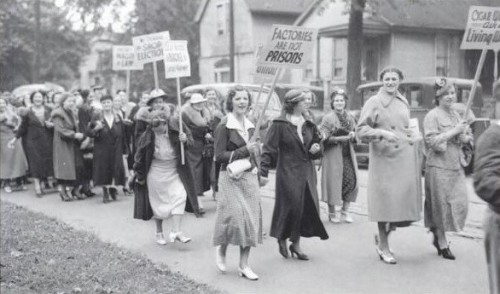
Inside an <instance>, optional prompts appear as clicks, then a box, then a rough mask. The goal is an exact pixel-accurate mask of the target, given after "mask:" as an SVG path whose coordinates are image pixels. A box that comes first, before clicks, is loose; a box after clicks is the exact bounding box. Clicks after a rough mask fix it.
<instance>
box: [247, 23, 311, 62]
mask: <svg viewBox="0 0 500 294" xmlns="http://www.w3.org/2000/svg"><path fill="white" fill-rule="evenodd" d="M317 36H318V30H317V29H314V28H304V27H295V26H285V25H276V24H275V25H273V28H272V32H271V37H270V39H269V41H268V43H267V44H266V45H265V46H264V50H262V53H261V54H260V58H259V62H258V64H257V65H274V66H278V67H285V68H306V67H307V65H308V63H309V62H310V61H311V60H312V54H313V47H314V44H315V43H316V39H317Z"/></svg>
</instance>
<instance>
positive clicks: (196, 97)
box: [189, 93, 207, 104]
mask: <svg viewBox="0 0 500 294" xmlns="http://www.w3.org/2000/svg"><path fill="white" fill-rule="evenodd" d="M205 101H207V99H206V98H205V97H203V95H201V94H200V93H193V94H192V95H191V98H189V103H191V104H196V103H201V102H205Z"/></svg>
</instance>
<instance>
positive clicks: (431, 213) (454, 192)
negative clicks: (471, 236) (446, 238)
mask: <svg viewBox="0 0 500 294" xmlns="http://www.w3.org/2000/svg"><path fill="white" fill-rule="evenodd" d="M468 205H469V199H468V198H467V186H466V184H465V175H464V171H463V170H462V169H458V170H447V169H441V168H437V167H433V166H427V167H426V170H425V207H424V223H425V226H426V227H428V228H438V229H440V230H443V231H445V232H458V231H461V230H462V229H463V228H464V225H465V219H466V217H467V211H468Z"/></svg>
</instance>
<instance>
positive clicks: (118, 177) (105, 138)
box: [88, 95, 128, 203]
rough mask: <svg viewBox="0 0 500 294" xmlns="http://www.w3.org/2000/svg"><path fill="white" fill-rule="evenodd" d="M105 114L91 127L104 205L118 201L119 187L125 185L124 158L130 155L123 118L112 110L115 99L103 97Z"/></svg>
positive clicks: (95, 178)
mask: <svg viewBox="0 0 500 294" xmlns="http://www.w3.org/2000/svg"><path fill="white" fill-rule="evenodd" d="M101 105H102V112H101V114H100V115H98V116H97V117H95V118H94V121H92V122H91V123H90V126H89V134H88V135H89V136H90V137H92V138H94V156H93V173H92V174H93V182H94V186H102V190H103V198H102V201H103V202H104V203H108V202H109V201H110V200H109V197H110V196H111V199H113V200H116V195H117V194H118V191H117V189H116V186H123V185H124V184H125V167H124V157H125V158H126V156H127V151H128V148H127V142H126V138H125V126H124V125H123V119H122V117H121V116H120V115H119V114H118V113H116V112H115V111H114V110H113V97H111V95H104V96H102V97H101Z"/></svg>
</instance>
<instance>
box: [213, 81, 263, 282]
mask: <svg viewBox="0 0 500 294" xmlns="http://www.w3.org/2000/svg"><path fill="white" fill-rule="evenodd" d="M251 103H252V99H251V96H250V92H249V91H248V90H247V89H245V88H243V87H240V86H236V87H235V88H233V89H231V90H230V91H229V94H228V97H227V101H226V109H227V111H228V112H229V113H228V115H227V116H226V117H224V118H223V119H222V121H221V123H220V124H219V126H218V127H217V129H216V131H215V158H216V162H217V164H219V165H220V176H219V177H218V179H219V180H218V187H219V189H218V194H217V215H216V220H215V231H214V239H213V244H214V246H217V247H216V265H217V268H218V269H219V270H220V271H221V272H226V251H227V246H228V245H229V244H231V245H236V246H240V263H239V268H238V272H239V275H240V276H242V277H245V278H247V279H249V280H257V279H258V278H259V277H258V276H257V274H255V273H254V272H253V270H252V269H251V268H250V266H249V265H248V257H249V255H250V248H251V247H256V246H257V244H260V243H262V210H261V204H260V196H259V181H258V178H257V172H256V171H257V170H256V168H255V167H256V161H255V156H253V155H254V154H257V152H258V151H259V150H258V149H259V147H258V143H256V142H250V138H251V137H252V135H253V132H254V131H255V127H254V125H253V124H252V123H251V122H250V121H249V120H248V119H247V118H246V116H245V115H246V113H247V111H248V108H249V107H250V105H251ZM233 163H234V164H236V165H243V166H244V167H243V168H241V169H242V171H241V173H239V174H238V175H235V174H233V173H230V169H229V167H230V166H234V164H233ZM233 171H234V170H233Z"/></svg>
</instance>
